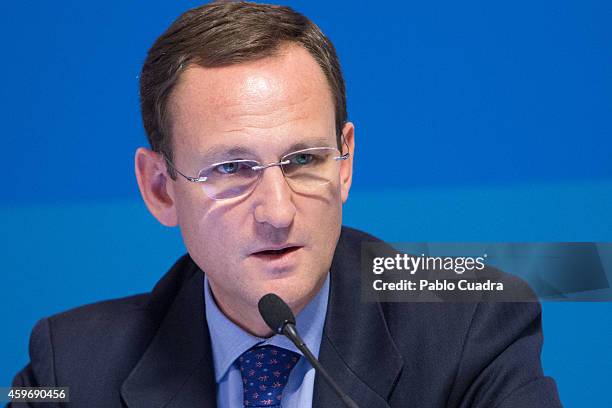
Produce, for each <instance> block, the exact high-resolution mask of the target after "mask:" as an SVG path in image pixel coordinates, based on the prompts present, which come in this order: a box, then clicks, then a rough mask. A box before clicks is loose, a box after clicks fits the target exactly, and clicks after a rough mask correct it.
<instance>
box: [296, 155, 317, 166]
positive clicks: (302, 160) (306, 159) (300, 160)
mask: <svg viewBox="0 0 612 408" xmlns="http://www.w3.org/2000/svg"><path fill="white" fill-rule="evenodd" d="M313 160H314V155H313V154H308V153H299V154H296V155H295V156H293V157H292V158H291V163H293V164H299V165H305V164H308V163H310V162H312V161H313Z"/></svg>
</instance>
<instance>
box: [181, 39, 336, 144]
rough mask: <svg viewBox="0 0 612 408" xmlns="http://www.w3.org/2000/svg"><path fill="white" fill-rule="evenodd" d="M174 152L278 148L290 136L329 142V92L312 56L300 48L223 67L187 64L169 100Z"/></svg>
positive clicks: (331, 131)
mask: <svg viewBox="0 0 612 408" xmlns="http://www.w3.org/2000/svg"><path fill="white" fill-rule="evenodd" d="M169 112H170V120H171V133H172V139H173V147H174V149H175V151H177V153H178V151H180V150H183V151H187V152H193V153H204V152H205V151H207V150H209V149H210V148H211V147H215V146H216V145H220V144H224V145H228V146H234V145H239V146H248V147H252V148H258V147H260V146H263V147H272V146H278V147H279V148H281V149H282V147H283V145H285V144H292V143H295V142H296V140H295V139H296V138H312V137H316V138H319V139H321V137H329V138H330V141H331V142H332V143H333V141H334V140H335V130H334V129H335V123H334V119H335V113H334V103H333V98H332V94H331V91H330V88H329V85H328V83H327V80H326V78H325V75H324V74H323V71H322V70H321V68H320V67H319V66H318V64H317V63H316V61H315V60H314V58H313V57H312V56H311V55H310V54H309V53H308V51H306V50H305V49H303V48H302V47H300V46H297V45H289V46H285V47H283V48H281V49H280V50H279V52H278V54H277V55H274V56H271V57H267V58H263V59H260V60H256V61H252V62H248V63H242V64H235V65H230V66H225V67H215V68H204V67H200V66H195V65H194V66H191V67H189V68H188V69H186V70H185V72H184V73H183V74H182V76H181V78H180V80H179V82H178V84H177V85H176V87H175V89H174V91H173V93H172V95H171V97H170V100H169Z"/></svg>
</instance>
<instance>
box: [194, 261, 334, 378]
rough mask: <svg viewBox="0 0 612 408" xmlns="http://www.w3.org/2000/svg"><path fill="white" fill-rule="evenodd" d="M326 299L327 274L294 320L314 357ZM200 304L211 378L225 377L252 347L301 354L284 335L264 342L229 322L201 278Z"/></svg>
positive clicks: (327, 292) (318, 343) (317, 349)
mask: <svg viewBox="0 0 612 408" xmlns="http://www.w3.org/2000/svg"><path fill="white" fill-rule="evenodd" d="M328 299H329V272H328V273H327V277H326V278H325V282H324V283H323V286H322V287H321V289H320V290H319V292H318V293H317V294H316V296H315V297H314V298H313V299H312V300H311V301H310V302H309V303H308V304H307V305H306V307H305V308H304V309H303V310H302V311H301V312H300V314H298V315H297V317H296V326H297V329H298V331H299V333H300V335H301V336H302V339H303V340H304V342H305V343H306V345H307V346H308V348H309V349H310V351H312V354H314V355H315V357H318V356H319V347H320V346H321V337H322V335H323V326H324V324H325V315H326V312H327V301H328ZM204 304H205V312H206V323H207V324H208V331H209V333H210V339H211V343H212V351H213V361H214V366H215V379H216V381H217V382H219V381H221V379H222V378H223V377H224V376H225V375H226V373H227V372H228V370H229V368H230V367H231V365H232V364H233V363H234V361H235V360H236V359H237V358H238V357H239V356H240V355H241V354H242V353H244V352H245V351H247V350H248V349H250V348H252V347H254V346H256V345H266V344H269V345H274V346H278V347H283V348H285V349H287V350H291V351H293V352H296V353H298V354H302V353H301V352H300V351H299V350H298V349H297V347H295V345H294V344H293V343H292V342H291V341H290V340H289V339H288V338H286V337H285V336H283V335H280V334H276V335H274V336H272V337H270V338H268V339H265V338H261V337H257V336H253V335H252V334H250V333H247V332H245V331H244V330H242V329H241V328H240V327H239V326H237V325H236V324H235V323H233V322H232V321H231V320H229V319H228V318H227V317H226V316H225V315H224V314H223V312H221V310H220V309H219V307H218V306H217V303H216V302H215V300H214V299H213V296H212V294H211V292H210V286H209V284H208V278H207V277H206V275H204Z"/></svg>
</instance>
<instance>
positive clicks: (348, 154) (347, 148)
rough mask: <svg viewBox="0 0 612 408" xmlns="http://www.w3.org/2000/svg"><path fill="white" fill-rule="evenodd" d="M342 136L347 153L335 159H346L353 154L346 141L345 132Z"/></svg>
mask: <svg viewBox="0 0 612 408" xmlns="http://www.w3.org/2000/svg"><path fill="white" fill-rule="evenodd" d="M340 137H342V142H343V143H344V145H345V146H346V153H344V154H342V155H341V156H338V157H334V160H346V159H348V158H349V156H350V155H351V149H350V148H349V145H348V143H347V142H346V138H345V137H344V134H341V135H340ZM340 153H342V152H340Z"/></svg>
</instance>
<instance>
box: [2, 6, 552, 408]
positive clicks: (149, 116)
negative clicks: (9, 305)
mask: <svg viewBox="0 0 612 408" xmlns="http://www.w3.org/2000/svg"><path fill="white" fill-rule="evenodd" d="M141 105H142V114H143V121H144V125H145V129H146V132H147V135H148V137H149V141H150V144H151V147H152V148H151V149H146V148H140V149H138V151H137V152H136V158H135V162H136V163H135V168H136V175H137V179H138V185H139V188H140V191H141V193H142V196H143V199H144V201H145V203H146V205H147V207H148V209H149V211H150V212H151V213H152V214H153V215H154V216H155V217H156V218H157V219H158V220H159V221H160V222H161V223H162V224H164V225H167V226H175V225H178V226H179V227H180V229H181V233H182V236H183V239H184V242H185V245H186V247H187V250H188V255H186V256H185V257H183V258H181V259H180V260H179V261H178V262H177V263H176V264H175V266H174V267H173V268H172V269H171V270H170V271H169V272H168V274H166V276H165V277H164V278H163V279H162V280H161V281H160V282H159V283H158V284H157V285H156V287H155V288H154V289H153V291H152V292H151V293H149V294H143V295H137V296H133V297H130V298H126V299H119V300H113V301H108V302H102V303H98V304H94V305H89V306H85V307H82V308H78V309H75V310H72V311H68V312H66V313H63V314H60V315H57V316H52V317H50V318H47V319H43V320H42V321H40V322H39V323H38V324H37V326H36V327H35V328H34V330H33V334H32V339H31V347H30V353H31V363H30V364H29V365H28V366H27V367H26V368H25V369H24V370H23V371H22V372H20V373H19V374H18V375H17V376H16V377H15V381H14V385H15V386H42V385H50V386H69V387H70V398H71V406H78V407H80V406H84V407H111V406H127V407H132V408H133V407H195V406H198V407H214V406H219V407H237V406H239V407H242V406H280V404H281V403H282V406H284V407H309V406H316V407H337V406H338V407H339V406H342V403H341V402H340V401H339V400H338V399H337V397H336V395H335V394H334V393H333V391H332V389H331V388H330V387H329V386H328V385H327V384H326V383H325V382H324V381H323V379H322V378H321V377H320V376H315V372H314V369H312V367H310V365H309V364H308V362H307V361H306V360H305V358H303V357H302V356H301V353H300V352H299V351H298V350H297V348H296V347H295V346H293V345H292V344H291V343H290V342H289V341H288V340H287V339H285V338H282V337H280V336H278V335H277V336H273V333H272V331H271V330H270V329H269V328H268V327H267V326H266V324H265V323H264V321H263V320H262V318H261V317H260V315H259V312H258V308H257V304H258V301H259V299H260V298H261V297H262V296H263V295H265V294H267V293H270V292H273V293H276V294H278V295H279V296H280V297H281V298H283V299H284V300H285V301H286V302H287V303H288V304H289V306H290V307H291V309H292V311H293V312H294V314H296V315H297V326H298V329H299V330H300V331H301V332H302V335H303V337H304V339H305V341H306V343H307V344H308V346H309V347H310V348H311V349H312V350H313V353H314V354H315V355H316V356H318V358H319V359H320V361H321V362H322V364H323V365H324V366H325V367H326V368H327V369H328V370H329V372H330V373H331V374H332V376H333V377H334V378H335V380H336V381H337V382H338V384H339V385H340V387H341V388H342V390H343V391H344V392H345V393H346V394H348V395H349V396H351V398H353V399H354V400H355V401H356V402H357V404H358V405H359V406H361V407H368V408H370V407H389V406H391V407H407V406H411V407H437V406H448V407H557V406H559V405H560V404H559V402H558V398H557V394H556V388H555V385H554V382H553V381H552V380H551V379H548V378H546V377H544V376H543V374H542V370H541V367H540V362H539V353H540V347H541V341H542V338H541V326H540V309H539V305H538V304H537V303H524V304H513V303H506V304H503V303H466V304H448V303H437V304H433V303H406V304H400V303H397V304H395V303H376V302H372V303H362V302H360V300H359V288H360V286H359V285H360V282H359V268H360V256H361V254H360V244H361V242H363V241H375V239H374V238H373V237H371V236H368V235H366V234H364V233H361V232H358V231H355V230H351V229H348V228H342V227H341V220H342V205H343V203H344V202H345V201H346V200H347V198H348V194H349V190H350V187H351V180H352V167H353V158H354V153H355V135H354V126H353V124H352V123H350V122H348V121H347V114H346V98H345V90H344V81H343V78H342V74H341V72H340V68H339V63H338V59H337V56H336V53H335V51H334V48H333V46H332V44H331V43H330V42H329V40H328V39H327V38H326V37H325V36H324V35H323V34H322V33H321V32H320V30H319V29H318V28H317V27H316V26H315V25H314V24H313V23H312V22H310V21H309V20H308V19H306V18H305V17H304V16H302V15H300V14H297V13H295V12H294V11H293V10H291V9H289V8H283V7H277V6H267V5H256V4H250V3H225V2H224V3H213V4H209V5H206V6H203V7H199V8H196V9H193V10H190V11H188V12H187V13H185V14H183V15H182V16H181V17H179V19H178V20H177V21H175V22H174V23H173V24H172V26H171V27H170V28H169V29H168V30H167V31H166V32H165V33H164V34H163V35H162V36H161V37H160V38H159V39H158V40H157V41H156V43H155V44H154V45H153V47H152V48H151V50H150V51H149V54H148V56H147V59H146V61H145V63H144V66H143V70H142V75H141Z"/></svg>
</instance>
